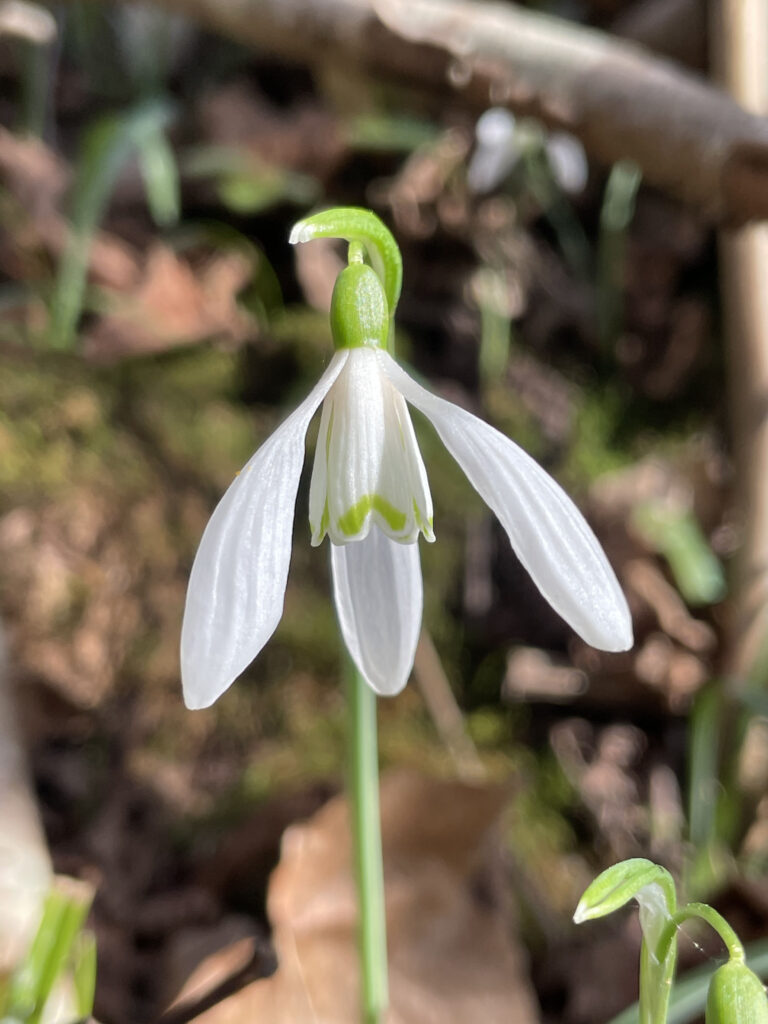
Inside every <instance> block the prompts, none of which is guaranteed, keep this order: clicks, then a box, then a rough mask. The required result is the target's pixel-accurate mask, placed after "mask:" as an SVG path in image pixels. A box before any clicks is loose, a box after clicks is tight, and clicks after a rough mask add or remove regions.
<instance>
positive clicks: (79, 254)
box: [49, 100, 171, 349]
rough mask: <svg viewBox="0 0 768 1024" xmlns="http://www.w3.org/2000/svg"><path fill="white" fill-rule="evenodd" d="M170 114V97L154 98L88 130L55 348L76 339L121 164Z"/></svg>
mask: <svg viewBox="0 0 768 1024" xmlns="http://www.w3.org/2000/svg"><path fill="white" fill-rule="evenodd" d="M170 115H171V109H170V106H169V104H168V103H166V102H164V101H162V100H151V101H149V102H147V103H142V104H141V105H140V106H138V107H135V108H134V109H133V110H130V111H129V112H128V113H126V114H120V115H114V116H110V117H105V118H103V119H101V120H100V121H98V122H97V123H96V124H95V125H94V126H93V127H92V128H91V129H90V130H89V131H88V132H87V133H86V136H85V140H84V142H83V146H82V150H81V154H80V159H79V161H78V166H77V172H76V179H75V188H74V194H73V203H72V231H71V234H70V237H69V242H68V244H67V247H66V250H65V252H64V255H63V257H62V260H61V263H60V265H59V271H58V275H57V278H56V283H55V286H54V293H53V298H52V302H51V322H50V329H49V342H50V345H51V347H52V348H60V349H63V348H69V347H71V345H72V343H73V338H74V333H75V328H76V326H77V321H78V319H79V317H80V312H81V310H82V306H83V297H84V293H85V282H86V276H87V272H88V256H89V252H90V248H91V241H92V238H93V235H94V232H95V231H96V229H97V227H98V225H99V222H100V221H101V219H102V217H103V215H104V211H105V209H106V206H107V202H108V200H109V197H110V195H111V193H112V190H113V188H114V186H115V182H116V180H117V177H118V175H119V173H120V171H121V169H122V167H123V166H124V164H125V162H126V160H127V159H128V158H129V157H130V156H131V154H132V153H133V151H134V150H135V149H136V147H140V146H141V144H142V141H143V140H144V139H145V138H146V137H147V136H148V135H151V134H153V133H154V134H155V135H156V134H157V133H158V132H160V131H161V130H162V129H163V127H164V126H165V125H166V124H167V123H168V121H169V119H170Z"/></svg>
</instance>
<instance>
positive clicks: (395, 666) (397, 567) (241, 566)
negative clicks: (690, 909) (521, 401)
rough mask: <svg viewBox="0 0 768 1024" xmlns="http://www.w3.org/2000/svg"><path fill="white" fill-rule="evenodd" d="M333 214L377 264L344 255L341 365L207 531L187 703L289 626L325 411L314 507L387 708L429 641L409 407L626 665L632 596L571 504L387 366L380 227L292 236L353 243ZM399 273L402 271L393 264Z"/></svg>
mask: <svg viewBox="0 0 768 1024" xmlns="http://www.w3.org/2000/svg"><path fill="white" fill-rule="evenodd" d="M339 214H350V215H354V216H352V220H354V217H355V216H356V217H360V216H361V215H362V216H363V217H365V218H368V219H369V220H368V221H367V222H366V223H367V224H368V225H369V226H370V224H371V223H372V222H374V223H373V233H374V235H375V237H374V238H373V244H372V245H371V246H370V249H369V255H370V257H371V262H372V263H374V266H376V263H377V262H379V266H376V269H373V267H371V266H368V265H367V264H365V263H364V262H362V253H363V248H362V246H359V245H355V244H354V243H353V244H352V245H351V246H350V265H349V266H348V267H347V268H346V269H345V270H343V271H342V273H341V274H340V275H339V278H338V280H337V283H336V287H335V289H334V295H333V301H332V308H331V326H332V329H333V337H334V344H335V346H336V349H337V351H336V354H335V355H334V356H333V358H332V359H331V362H330V364H329V365H328V368H327V369H326V371H325V373H324V374H323V375H322V377H321V378H320V380H319V381H318V383H317V384H316V386H315V387H314V389H313V390H312V391H311V392H310V394H309V395H308V397H307V398H306V399H305V400H304V401H303V402H302V403H301V405H299V407H298V408H297V409H296V410H295V411H294V412H293V413H292V414H291V415H290V416H289V417H288V418H287V419H286V420H285V422H284V423H283V424H282V425H281V426H280V427H278V429H277V430H276V431H275V432H274V433H273V434H272V436H271V437H270V438H269V439H268V440H267V441H266V442H265V443H264V444H263V445H262V446H261V448H259V450H258V451H257V452H256V454H255V455H254V456H253V457H252V459H251V460H250V462H249V463H248V464H247V465H246V466H245V468H244V469H243V471H242V472H241V473H240V474H239V475H238V476H237V477H236V479H235V480H234V482H233V483H232V484H231V485H230V488H229V490H228V491H227V493H226V494H225V495H224V497H223V498H222V500H221V502H220V503H219V505H218V507H217V508H216V510H215V512H214V514H213V516H212V517H211V520H210V522H209V523H208V526H207V527H206V530H205V533H204V534H203V539H202V541H201V543H200V548H199V550H198V553H197V556H196V558H195V563H194V565H193V567H192V573H191V576H190V581H189V589H188V593H187V604H186V609H185V613H184V624H183V627H182V638H181V669H182V681H183V685H184V698H185V700H186V702H187V704H188V705H189V706H190V707H194V708H200V707H207V706H208V705H209V704H212V703H213V702H214V701H215V700H216V699H217V697H219V696H220V695H221V694H222V693H223V692H224V690H226V689H227V687H228V686H229V685H230V684H231V683H232V682H233V681H234V679H235V678H236V677H237V676H238V675H239V674H240V673H241V672H242V671H243V670H244V669H245V668H246V667H247V666H248V664H250V662H251V661H252V660H253V659H254V658H255V657H256V655H257V654H258V653H259V651H260V650H261V648H262V647H263V646H264V644H265V643H266V642H267V640H268V639H269V638H270V636H271V635H272V633H273V632H274V630H275V628H276V627H277V624H278V622H279V621H280V618H281V616H282V611H283V601H284V595H285V586H286V580H287V577H288V566H289V562H290V554H291V540H292V532H293V516H294V505H295V501H296V492H297V489H298V484H299V477H300V474H301V468H302V464H303V461H304V440H305V435H306V432H307V428H308V426H309V421H310V420H311V418H312V416H313V415H314V413H315V412H316V410H317V409H318V408H319V406H320V405H321V403H322V405H323V411H322V416H321V422H320V432H319V436H318V441H317V448H316V452H315V463H314V468H313V471H312V482H311V486H310V498H309V515H310V527H311V531H312V543H313V544H315V545H318V544H320V543H321V542H322V540H323V538H324V537H325V536H326V535H327V536H328V538H329V540H330V544H331V567H332V574H333V590H334V598H335V602H336V610H337V614H338V618H339V624H340V626H341V631H342V634H343V637H344V641H345V643H346V645H347V648H348V650H349V653H350V655H351V656H352V658H353V660H354V662H355V664H356V665H357V667H358V669H359V670H360V672H361V673H362V675H363V676H364V677H365V679H366V680H367V681H368V683H369V684H370V685H371V686H372V688H373V689H374V690H375V691H376V692H377V693H379V694H385V695H389V694H395V693H398V692H399V691H400V690H401V689H402V688H403V686H405V684H406V682H407V680H408V676H409V674H410V671H411V668H412V666H413V658H414V654H415V650H416V643H417V640H418V636H419V632H420V629H421V614H422V578H421V565H420V561H419V548H418V536H419V533H422V534H423V535H424V537H425V539H426V540H428V541H432V540H434V533H433V530H432V499H431V496H430V492H429V484H428V482H427V476H426V472H425V469H424V463H423V461H422V458H421V453H420V452H419V448H418V444H417V442H416V437H415V435H414V431H413V426H412V424H411V419H410V415H409V413H408V408H407V405H406V402H409V403H410V404H411V405H413V406H415V407H416V408H417V409H419V410H420V411H421V412H422V413H424V415H425V416H426V417H427V418H428V419H430V420H431V421H432V424H433V425H434V427H435V429H436V430H437V432H438V434H439V435H440V437H441V438H442V440H443V442H444V444H445V445H446V447H447V448H448V450H449V451H450V452H451V454H452V455H453V456H454V458H455V459H456V461H457V462H458V463H459V465H460V466H461V467H462V468H463V470H464V472H465V473H466V474H467V477H468V478H469V480H470V482H471V483H472V485H473V486H474V487H475V489H476V490H477V491H478V493H479V494H480V495H481V497H482V498H483V499H484V500H485V501H486V502H487V504H488V505H489V506H490V508H491V509H492V510H493V511H494V512H495V513H496V515H497V516H498V517H499V519H500V521H501V523H502V525H503V526H504V528H505V530H506V532H507V534H508V536H509V539H510V542H511V544H512V547H513V548H514V550H515V552H516V553H517V555H518V557H519V559H520V561H521V562H522V564H523V565H524V566H525V568H526V569H527V570H528V571H529V572H530V574H531V576H532V577H533V579H534V581H535V582H536V584H537V586H538V587H539V589H540V590H541V592H542V594H543V595H544V596H545V597H546V598H547V600H548V601H549V602H550V604H551V605H552V607H553V608H554V609H555V610H556V611H557V612H559V614H560V615H562V617H563V618H564V619H565V620H566V621H567V622H568V623H569V624H570V625H571V626H572V627H573V628H574V629H575V631H576V632H577V633H578V634H579V635H580V636H581V637H583V639H584V640H586V641H587V642H588V643H590V644H592V645H593V646H595V647H599V648H601V649H602V650H607V651H619V650H626V649H627V648H628V647H630V646H631V644H632V626H631V620H630V616H629V610H628V608H627V604H626V601H625V599H624V595H623V594H622V592H621V588H620V587H619V584H618V582H617V580H616V577H615V575H614V573H613V570H612V569H611V567H610V565H609V564H608V561H607V559H606V557H605V555H604V553H603V551H602V549H601V547H600V545H599V544H598V542H597V539H596V538H595V536H594V534H593V533H592V530H591V529H590V527H589V526H588V525H587V523H586V521H585V519H584V518H583V516H582V515H581V513H580V512H579V511H578V509H577V508H576V507H575V505H574V504H573V503H572V502H571V500H570V499H569V498H568V497H567V496H566V494H565V493H564V491H563V490H562V489H561V488H560V487H559V485H558V484H556V483H555V481H554V480H552V478H551V477H550V476H548V475H547V474H546V473H545V472H544V471H543V470H542V469H541V468H540V467H539V466H538V465H537V464H536V463H535V462H534V461H533V459H531V458H530V456H528V455H526V454H525V452H523V451H522V450H521V449H520V448H518V446H517V445H515V444H514V443H513V442H512V441H510V440H509V439H508V438H506V437H505V436H504V435H503V434H501V433H499V431H497V430H495V429H494V428H493V427H491V426H489V425H488V424H487V423H484V422H483V421H482V420H480V419H478V418H477V417H476V416H473V415H472V414H471V413H468V412H466V410H464V409H461V408H459V407H458V406H456V405H454V404H452V403H451V402H447V401H445V400H444V399H441V398H438V397H437V396H436V395H433V394H431V393H430V392H429V391H427V390H425V389H424V388H423V387H421V385H419V384H417V383H416V381H414V380H413V379H412V378H411V377H409V376H408V374H407V373H405V371H404V370H402V369H401V368H400V367H399V366H398V364H397V363H396V362H395V360H394V359H393V358H392V356H391V355H390V354H389V352H388V351H387V350H388V348H389V347H390V339H391V333H392V313H393V311H394V306H395V303H396V301H397V298H398V295H399V285H400V281H399V277H398V276H397V272H395V273H393V272H392V259H391V258H390V259H389V261H387V260H386V259H384V260H383V261H381V260H380V259H377V257H380V255H381V252H382V250H383V251H384V255H385V257H387V256H389V257H391V250H389V251H388V250H387V246H394V240H392V238H391V235H389V233H388V232H387V231H386V229H385V228H384V226H383V225H382V224H381V222H380V221H378V218H374V217H373V215H372V214H368V213H363V212H362V211H329V213H328V214H327V215H326V214H320V215H318V216H317V217H314V218H310V219H309V220H308V221H303V222H300V223H299V224H298V225H296V227H295V228H294V231H293V233H292V235H291V241H293V242H297V241H299V242H305V241H309V240H310V239H311V238H313V237H318V236H320V235H328V234H336V235H337V236H340V237H347V238H349V237H350V235H349V234H348V233H347V232H346V230H344V224H345V223H346V222H345V220H344V217H341V218H340V219H339V218H338V215H339ZM334 215H337V220H334ZM339 224H341V228H340V227H339ZM394 250H395V252H396V246H394ZM397 260H398V264H397V267H398V268H399V254H398V255H397Z"/></svg>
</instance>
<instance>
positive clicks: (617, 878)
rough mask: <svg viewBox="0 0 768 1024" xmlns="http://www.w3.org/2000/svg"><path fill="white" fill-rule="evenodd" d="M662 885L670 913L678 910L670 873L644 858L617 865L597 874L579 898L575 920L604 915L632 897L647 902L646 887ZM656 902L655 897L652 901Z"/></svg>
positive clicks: (590, 918) (592, 918)
mask: <svg viewBox="0 0 768 1024" xmlns="http://www.w3.org/2000/svg"><path fill="white" fill-rule="evenodd" d="M649 886H659V887H660V888H661V890H662V892H663V894H664V898H665V901H666V912H667V916H670V917H671V916H672V914H673V913H674V912H675V885H674V882H673V881H672V876H671V875H670V873H669V872H668V871H667V870H666V869H665V868H662V867H659V865H658V864H654V863H653V861H650V860H646V859H645V858H643V857H634V858H632V859H631V860H625V861H622V862H621V863H620V864H614V865H613V867H610V868H608V869H607V870H606V871H603V872H602V873H601V874H599V875H598V876H597V878H596V879H595V880H594V882H592V884H591V885H590V886H589V887H588V888H587V890H586V892H585V893H584V895H583V896H582V897H581V899H580V900H579V905H578V907H577V908H576V913H575V914H574V915H573V919H574V921H575V922H576V924H581V923H582V922H583V921H592V920H594V919H595V918H598V917H605V915H606V914H612V913H613V912H614V910H619V909H620V908H621V907H623V906H624V904H625V903H628V902H629V901H630V900H631V899H636V900H637V901H638V902H639V903H640V904H641V906H642V905H643V904H644V903H645V902H646V900H645V893H644V892H643V890H644V889H647V888H648V887H649ZM651 902H652V903H655V900H652V901H651Z"/></svg>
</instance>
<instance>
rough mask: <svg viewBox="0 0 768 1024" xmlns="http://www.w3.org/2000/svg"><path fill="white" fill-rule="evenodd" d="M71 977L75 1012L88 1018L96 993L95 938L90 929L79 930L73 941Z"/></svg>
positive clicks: (91, 1011)
mask: <svg viewBox="0 0 768 1024" xmlns="http://www.w3.org/2000/svg"><path fill="white" fill-rule="evenodd" d="M72 979H73V981H74V984H75V1006H76V1009H77V1012H78V1014H79V1015H80V1016H81V1017H84V1018H90V1016H91V1014H92V1013H93V1000H94V996H95V994H96V938H95V936H94V935H93V933H92V932H90V931H84V932H81V933H80V935H79V936H78V938H77V942H76V943H75V950H74V957H73V965H72Z"/></svg>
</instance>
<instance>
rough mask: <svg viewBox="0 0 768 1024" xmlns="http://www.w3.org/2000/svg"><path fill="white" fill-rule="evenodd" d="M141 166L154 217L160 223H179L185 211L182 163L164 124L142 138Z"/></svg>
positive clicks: (140, 141)
mask: <svg viewBox="0 0 768 1024" xmlns="http://www.w3.org/2000/svg"><path fill="white" fill-rule="evenodd" d="M139 167H140V169H141V176H142V178H143V179H144V188H145V190H146V193H147V204H148V206H149V212H150V213H151V214H152V219H153V220H154V222H155V223H156V224H158V225H159V226H160V227H167V226H168V225H170V224H176V223H177V222H178V219H179V214H180V212H181V191H180V188H179V167H178V164H177V162H176V157H175V155H174V152H173V149H172V148H171V146H170V144H169V142H168V139H167V138H166V136H165V132H164V131H163V128H162V126H157V127H156V129H155V130H154V131H152V130H150V131H148V132H147V133H146V135H145V136H144V137H143V138H140V139H139Z"/></svg>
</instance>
